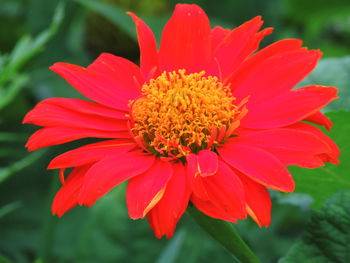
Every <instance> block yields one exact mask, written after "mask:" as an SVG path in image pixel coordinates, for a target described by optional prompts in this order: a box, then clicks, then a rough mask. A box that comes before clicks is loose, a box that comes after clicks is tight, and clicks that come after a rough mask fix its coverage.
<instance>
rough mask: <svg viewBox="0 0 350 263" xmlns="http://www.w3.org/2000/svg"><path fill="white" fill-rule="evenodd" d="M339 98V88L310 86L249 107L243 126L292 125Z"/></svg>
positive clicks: (268, 126)
mask: <svg viewBox="0 0 350 263" xmlns="http://www.w3.org/2000/svg"><path fill="white" fill-rule="evenodd" d="M336 98H337V89H336V88H333V87H325V86H316V85H314V86H309V87H304V88H300V89H297V90H293V91H290V92H286V93H285V94H283V95H280V96H278V97H273V98H271V99H269V100H267V101H266V102H265V103H261V104H259V105H256V106H250V107H249V113H248V114H247V115H246V116H245V117H244V118H243V119H242V120H241V126H242V127H244V128H251V129H271V128H278V127H283V126H287V125H291V124H293V123H296V122H298V121H301V120H303V119H305V118H307V117H308V116H310V115H313V114H315V113H317V112H318V111H319V110H320V109H321V108H323V107H324V106H326V105H327V104H328V103H330V102H331V101H333V100H334V99H336Z"/></svg>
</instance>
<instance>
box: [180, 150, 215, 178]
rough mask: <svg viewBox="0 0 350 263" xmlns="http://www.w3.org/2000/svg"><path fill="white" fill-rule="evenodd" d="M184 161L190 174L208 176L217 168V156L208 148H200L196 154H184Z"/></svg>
mask: <svg viewBox="0 0 350 263" xmlns="http://www.w3.org/2000/svg"><path fill="white" fill-rule="evenodd" d="M186 161H187V163H188V166H187V167H188V172H189V174H190V175H191V176H197V175H201V176H203V177H205V176H210V175H213V174H215V173H216V172H217V170H218V156H217V155H216V153H214V152H212V151H209V150H202V151H200V152H199V153H198V155H197V154H193V153H191V154H189V155H187V156H186Z"/></svg>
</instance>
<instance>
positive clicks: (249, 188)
mask: <svg viewBox="0 0 350 263" xmlns="http://www.w3.org/2000/svg"><path fill="white" fill-rule="evenodd" d="M238 175H239V178H240V180H241V182H242V183H243V187H244V192H245V197H246V202H247V206H248V207H247V212H248V214H249V215H250V216H251V217H252V218H253V219H254V221H255V222H256V223H257V224H258V225H259V226H260V227H262V226H266V227H268V226H269V225H270V221H271V198H270V194H269V192H268V191H267V190H266V188H265V187H264V186H262V185H261V184H258V183H256V182H254V181H253V180H250V179H249V178H248V177H247V176H245V175H243V174H240V173H238Z"/></svg>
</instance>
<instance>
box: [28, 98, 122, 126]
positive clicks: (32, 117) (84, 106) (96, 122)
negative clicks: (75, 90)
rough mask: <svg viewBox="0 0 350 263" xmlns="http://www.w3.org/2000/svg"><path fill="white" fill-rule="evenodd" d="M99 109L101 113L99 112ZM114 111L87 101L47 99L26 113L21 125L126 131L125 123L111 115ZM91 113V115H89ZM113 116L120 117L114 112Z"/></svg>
mask: <svg viewBox="0 0 350 263" xmlns="http://www.w3.org/2000/svg"><path fill="white" fill-rule="evenodd" d="M99 109H101V111H99ZM113 111H114V110H112V109H108V108H106V107H104V106H101V105H99V104H95V103H92V102H88V101H82V100H73V99H55V98H54V99H47V100H44V101H42V102H40V103H38V104H37V105H36V106H35V108H34V109H33V110H31V111H30V112H28V113H27V115H26V116H25V118H24V120H23V123H32V124H35V125H38V126H44V127H77V128H81V129H83V128H87V129H96V130H111V131H118V130H119V131H122V130H124V131H126V130H127V121H126V120H125V117H123V120H121V119H117V118H115V117H108V116H104V115H103V114H104V113H105V112H106V113H109V115H112V113H114V112H113ZM91 112H92V113H91ZM115 115H116V116H118V115H120V113H119V112H117V111H115Z"/></svg>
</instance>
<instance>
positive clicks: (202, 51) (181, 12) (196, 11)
mask: <svg viewBox="0 0 350 263" xmlns="http://www.w3.org/2000/svg"><path fill="white" fill-rule="evenodd" d="M209 34H210V25H209V19H208V17H207V15H206V14H205V13H204V11H203V10H202V9H201V8H200V7H199V6H197V5H188V4H177V5H176V7H175V11H174V13H173V16H172V17H171V18H170V20H169V22H168V23H167V24H166V25H165V27H164V30H163V34H162V40H161V45H160V51H159V58H160V67H161V71H164V70H166V71H173V70H178V69H186V70H187V73H192V72H199V71H201V70H203V69H205V68H206V65H207V64H208V63H209V60H210V56H211V42H210V37H209Z"/></svg>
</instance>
